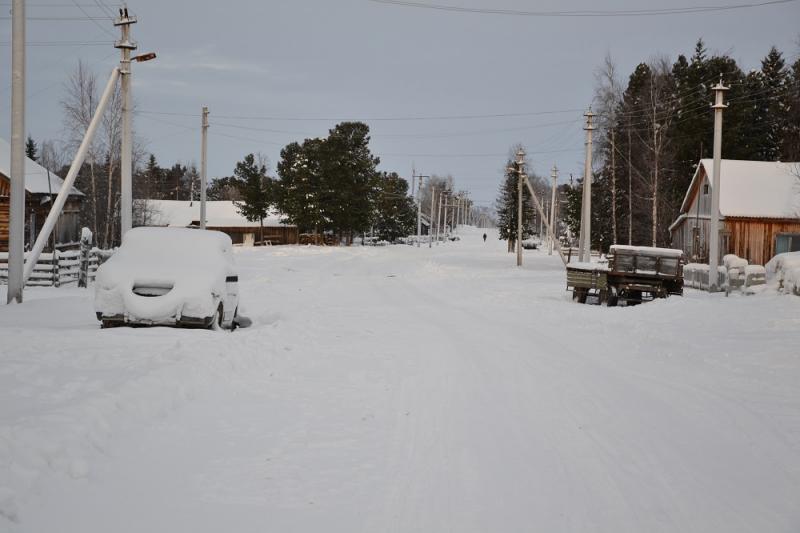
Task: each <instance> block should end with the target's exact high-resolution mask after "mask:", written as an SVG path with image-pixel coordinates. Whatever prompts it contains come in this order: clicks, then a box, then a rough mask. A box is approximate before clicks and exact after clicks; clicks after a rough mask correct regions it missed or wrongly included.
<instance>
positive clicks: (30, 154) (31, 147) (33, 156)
mask: <svg viewBox="0 0 800 533" xmlns="http://www.w3.org/2000/svg"><path fill="white" fill-rule="evenodd" d="M37 150H38V149H37V146H36V142H34V140H33V137H31V136H30V135H28V140H27V141H25V157H27V158H28V159H30V160H31V161H36V160H37V159H38V156H37Z"/></svg>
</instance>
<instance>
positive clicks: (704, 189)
mask: <svg viewBox="0 0 800 533" xmlns="http://www.w3.org/2000/svg"><path fill="white" fill-rule="evenodd" d="M703 194H708V183H705V184H703Z"/></svg>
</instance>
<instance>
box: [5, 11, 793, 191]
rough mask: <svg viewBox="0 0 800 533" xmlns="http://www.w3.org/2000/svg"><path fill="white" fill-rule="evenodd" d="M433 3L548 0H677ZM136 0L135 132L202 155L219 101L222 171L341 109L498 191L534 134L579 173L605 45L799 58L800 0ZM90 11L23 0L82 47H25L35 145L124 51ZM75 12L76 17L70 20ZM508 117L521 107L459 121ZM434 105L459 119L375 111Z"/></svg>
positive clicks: (212, 160) (390, 151)
mask: <svg viewBox="0 0 800 533" xmlns="http://www.w3.org/2000/svg"><path fill="white" fill-rule="evenodd" d="M425 1H426V2H429V3H440V4H449V5H458V6H468V7H490V8H504V9H516V10H531V9H536V10H541V11H546V10H579V9H603V10H616V9H653V8H661V7H664V6H665V5H670V4H664V3H663V2H652V1H647V2H643V1H633V0H616V1H613V2H602V3H599V2H593V1H577V0H573V1H563V2H558V1H541V2H533V1H525V0H469V1H468V0H425ZM743 1H744V0H715V1H714V2H713V4H715V5H723V4H725V3H726V2H727V3H731V4H736V3H741V2H743ZM76 2H77V4H78V5H77V6H76ZM106 3H107V4H108V5H114V4H111V3H110V2H106ZM709 3H711V2H707V1H704V2H688V1H687V3H680V4H679V6H690V5H693V4H694V5H700V4H702V5H709ZM37 4H38V5H37ZM45 4H46V5H45ZM51 4H59V5H58V7H55V6H52V5H51ZM9 5H10V0H0V6H2V19H0V54H1V55H0V73H2V76H1V77H0V80H2V81H1V82H0V128H2V130H0V131H2V133H1V134H2V136H3V137H5V138H6V139H8V138H10V124H9V108H10V99H11V90H10V66H11V59H10V57H11V49H10V46H9V43H10V41H11V21H10V20H9V18H8V15H9V11H10V7H9ZM128 7H129V10H130V11H131V12H132V13H135V14H136V15H137V16H138V18H139V23H138V24H136V25H135V26H133V35H134V38H135V39H136V40H137V41H138V42H139V52H146V51H154V52H156V53H157V54H158V59H157V60H155V61H152V62H149V63H145V64H137V65H134V69H135V70H134V82H133V83H134V85H133V86H134V98H135V100H136V102H137V105H138V109H139V110H140V111H141V113H140V114H139V115H138V116H137V117H136V119H135V128H136V131H137V134H139V135H140V136H142V137H143V138H144V139H146V140H147V141H148V144H147V148H148V150H149V151H152V152H153V153H154V154H155V155H156V157H157V158H158V160H159V162H160V163H161V164H162V165H169V164H172V163H173V162H175V161H183V162H187V161H198V160H199V153H200V130H199V124H200V118H199V113H200V109H201V106H203V105H208V106H209V108H210V111H211V117H210V122H211V124H212V126H211V129H210V136H209V173H210V175H211V176H223V175H229V174H231V173H232V170H233V167H234V164H235V162H236V161H237V160H239V159H241V158H242V157H243V156H244V155H245V154H247V153H250V152H262V153H263V154H265V155H267V156H268V157H269V159H270V161H271V167H272V169H273V170H274V167H275V165H276V163H277V161H278V157H279V152H280V149H281V147H282V146H284V145H285V144H287V143H288V142H291V141H294V140H302V139H303V138H306V137H316V136H324V135H325V134H326V133H327V130H328V129H329V128H331V127H332V126H333V125H334V124H335V123H336V122H337V121H339V120H343V119H361V120H365V121H366V122H367V123H368V124H369V125H370V128H371V130H372V133H373V136H372V144H371V146H372V149H373V152H374V153H376V154H377V155H379V156H380V158H381V169H382V170H387V171H396V172H398V173H399V174H400V175H402V176H404V177H409V176H410V174H411V168H412V164H414V165H415V166H416V169H417V171H418V172H419V173H423V174H434V173H435V174H452V175H453V176H454V178H455V180H456V184H457V186H458V188H462V189H467V190H469V191H471V193H472V197H473V199H475V201H476V202H477V203H481V204H486V205H488V204H490V203H492V202H493V200H494V198H495V195H496V191H497V188H498V184H499V181H500V177H501V172H502V168H503V166H504V161H505V154H506V153H507V152H508V149H509V147H510V146H511V145H513V144H514V143H517V142H520V143H522V144H524V145H525V147H526V148H527V149H528V151H529V152H530V154H531V155H530V159H531V161H532V163H533V168H534V170H535V171H537V172H538V173H540V174H548V173H549V168H550V167H551V166H552V165H553V164H554V163H555V164H557V165H558V167H559V168H560V169H561V177H562V180H568V179H569V174H570V173H573V174H574V175H575V176H576V177H578V176H579V175H580V174H581V173H582V167H583V163H582V150H583V139H584V133H583V131H582V129H581V127H582V113H583V112H582V109H584V108H585V107H586V106H587V105H588V104H589V103H590V101H591V97H592V93H593V84H594V72H595V70H596V69H597V67H598V66H599V65H600V64H601V63H602V61H603V58H604V56H605V55H606V53H610V54H611V55H612V57H613V58H614V59H615V61H616V62H617V64H618V66H619V69H620V72H622V73H623V74H624V76H625V77H627V75H628V74H629V73H630V72H631V70H632V69H633V67H634V66H635V65H636V64H637V63H638V62H639V61H642V60H647V59H649V58H652V57H654V56H656V55H659V54H664V55H667V56H668V57H670V58H671V59H674V58H675V57H676V56H677V55H678V54H679V53H684V54H686V55H691V52H692V50H693V47H694V43H695V41H696V40H697V38H698V37H702V38H703V39H704V40H705V41H706V44H707V47H708V48H709V51H710V52H712V53H713V52H721V53H728V54H730V55H732V56H733V57H734V58H735V59H736V60H737V61H738V62H739V64H740V66H741V67H742V68H744V69H751V68H758V66H759V64H760V63H759V61H760V59H761V58H762V57H763V56H764V55H766V53H767V52H768V50H769V47H770V46H771V45H775V46H777V47H778V48H779V49H780V50H781V51H783V52H784V54H785V55H786V56H787V59H792V60H793V59H794V58H795V57H796V56H797V53H798V45H797V38H798V35H799V34H800V29H798V28H800V25H798V22H800V1H795V2H789V3H784V4H781V5H771V6H763V7H758V8H752V9H742V10H731V11H723V12H717V13H713V14H701V15H696V14H694V15H674V16H659V17H592V18H575V17H565V18H552V17H547V18H541V17H525V16H508V15H491V14H475V13H455V12H449V11H433V10H427V9H418V8H412V7H405V6H396V5H386V4H379V3H375V2H371V1H369V0H282V1H276V0H272V1H270V0H227V1H224V2H204V1H202V0H200V1H198V0H194V1H188V0H169V1H165V0H160V1H156V0H137V1H133V2H130V3H129V4H128ZM673 7H674V6H673ZM81 8H82V10H83V11H82V10H81ZM84 12H85V13H88V14H89V15H91V16H92V17H101V16H104V14H105V12H104V11H103V9H101V7H99V6H98V3H97V2H95V1H94V0H75V2H71V1H64V0H47V1H46V2H45V1H44V0H40V1H31V2H28V16H29V17H30V18H31V19H34V18H36V17H38V18H41V17H52V18H57V19H59V20H30V21H29V23H28V41H29V42H31V44H34V43H37V44H38V43H51V44H52V43H53V42H63V41H73V42H79V43H81V44H82V46H75V45H71V46H64V45H59V46H41V45H38V46H30V47H29V48H28V50H29V52H28V58H27V59H28V61H27V65H28V86H27V94H28V106H27V117H26V120H27V130H28V131H29V132H30V134H32V135H33V137H34V138H35V139H36V140H37V141H39V140H43V139H48V138H59V137H61V136H62V127H61V111H60V108H59V100H60V98H61V97H62V94H63V85H62V84H63V80H64V79H65V78H66V77H67V76H68V74H69V72H70V71H71V70H72V69H74V66H75V64H76V62H77V60H78V59H79V58H83V59H85V60H87V61H88V62H89V63H90V64H91V66H92V68H93V69H94V70H95V71H96V72H98V74H99V75H100V77H101V78H102V79H103V80H102V82H101V85H102V84H104V83H105V78H106V77H107V75H108V73H109V72H110V70H111V69H112V68H113V66H114V65H115V60H116V58H118V51H117V50H115V49H114V48H113V47H112V44H111V39H112V36H114V35H116V34H117V30H115V28H113V26H112V25H111V22H110V21H109V20H95V21H92V20H88V19H87V18H86V17H85V15H84ZM72 18H76V19H78V20H66V19H72ZM81 18H82V20H81ZM98 41H101V42H98ZM154 113H160V114H154ZM166 113H174V115H172V114H166ZM513 113H520V114H521V115H520V116H505V117H492V118H470V119H465V118H461V119H456V118H452V117H454V116H462V117H463V116H465V115H498V114H499V115H504V114H513ZM537 113H547V114H537ZM195 115H196V116H195ZM432 116H435V117H451V118H447V119H437V120H376V119H380V118H384V119H387V118H390V119H397V118H410V117H432ZM239 117H260V118H258V119H251V120H245V119H242V118H239ZM290 119H291V120H290ZM306 119H308V120H306ZM264 130H269V131H264Z"/></svg>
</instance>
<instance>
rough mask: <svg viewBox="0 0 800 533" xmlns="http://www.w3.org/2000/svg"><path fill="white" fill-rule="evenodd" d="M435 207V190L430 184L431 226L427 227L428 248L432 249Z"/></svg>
mask: <svg viewBox="0 0 800 533" xmlns="http://www.w3.org/2000/svg"><path fill="white" fill-rule="evenodd" d="M435 205H436V189H435V188H434V187H433V183H431V218H430V220H431V224H430V226H428V248H433V209H434V206H435Z"/></svg>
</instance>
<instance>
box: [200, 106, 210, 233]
mask: <svg viewBox="0 0 800 533" xmlns="http://www.w3.org/2000/svg"><path fill="white" fill-rule="evenodd" d="M201 125H202V130H203V135H202V141H201V144H200V229H206V189H207V188H208V181H207V180H208V177H207V176H208V174H207V173H208V107H205V106H203V119H202V124H201Z"/></svg>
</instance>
